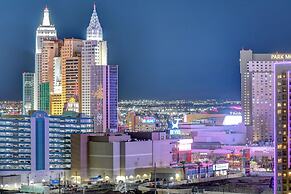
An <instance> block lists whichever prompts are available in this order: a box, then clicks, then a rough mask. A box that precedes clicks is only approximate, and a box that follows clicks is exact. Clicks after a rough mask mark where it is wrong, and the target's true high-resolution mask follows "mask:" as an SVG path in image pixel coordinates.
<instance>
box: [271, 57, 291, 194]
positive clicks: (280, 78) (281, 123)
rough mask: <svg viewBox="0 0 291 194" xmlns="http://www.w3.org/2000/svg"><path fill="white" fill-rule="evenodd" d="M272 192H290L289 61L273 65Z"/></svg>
mask: <svg viewBox="0 0 291 194" xmlns="http://www.w3.org/2000/svg"><path fill="white" fill-rule="evenodd" d="M274 83H275V84H274V97H275V98H274V102H275V108H274V115H275V118H274V126H275V131H274V144H275V157H274V164H275V167H274V193H275V194H277V193H278V194H279V193H280V194H281V193H282V194H289V193H291V170H290V169H291V153H290V152H291V131H290V129H291V126H290V125H291V104H290V100H291V92H290V88H291V62H280V63H276V64H275V67H274Z"/></svg>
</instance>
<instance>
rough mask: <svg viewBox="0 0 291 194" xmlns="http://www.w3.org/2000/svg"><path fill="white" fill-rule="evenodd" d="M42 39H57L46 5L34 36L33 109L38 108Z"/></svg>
mask: <svg viewBox="0 0 291 194" xmlns="http://www.w3.org/2000/svg"><path fill="white" fill-rule="evenodd" d="M44 40H57V31H56V28H55V26H54V25H53V24H51V22H50V16H49V10H48V8H47V7H46V8H45V9H44V13H43V20H42V23H41V24H40V26H39V27H38V28H37V30H36V37H35V82H34V84H35V87H34V109H35V110H38V108H39V77H40V65H41V50H42V47H43V41H44Z"/></svg>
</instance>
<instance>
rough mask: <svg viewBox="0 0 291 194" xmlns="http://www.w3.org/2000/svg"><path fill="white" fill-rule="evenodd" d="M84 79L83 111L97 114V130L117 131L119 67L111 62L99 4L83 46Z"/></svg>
mask: <svg viewBox="0 0 291 194" xmlns="http://www.w3.org/2000/svg"><path fill="white" fill-rule="evenodd" d="M81 83H82V84H81V111H82V113H85V114H87V115H89V116H93V117H94V129H95V131H96V132H114V131H116V130H117V102H118V67H117V66H115V65H113V66H111V65H107V43H106V41H104V40H103V31H102V27H101V25H100V22H99V19H98V16H97V12H96V6H95V4H94V9H93V13H92V16H91V19H90V23H89V26H88V27H87V36H86V40H85V41H84V46H83V48H82V76H81Z"/></svg>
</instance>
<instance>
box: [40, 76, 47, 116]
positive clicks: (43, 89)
mask: <svg viewBox="0 0 291 194" xmlns="http://www.w3.org/2000/svg"><path fill="white" fill-rule="evenodd" d="M39 94H40V95H39V110H42V111H45V112H47V113H50V85H49V82H45V83H41V84H40V85H39Z"/></svg>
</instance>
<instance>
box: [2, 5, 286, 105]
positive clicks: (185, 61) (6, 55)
mask: <svg viewBox="0 0 291 194" xmlns="http://www.w3.org/2000/svg"><path fill="white" fill-rule="evenodd" d="M0 4H1V6H0V26H1V32H0V33H1V35H0V42H1V44H0V65H1V71H0V91H1V93H0V99H8V100H20V99H21V95H22V81H21V80H22V79H21V74H22V72H25V71H33V70H34V45H35V42H34V40H35V39H34V38H35V30H36V28H37V26H38V25H39V24H40V22H41V19H42V10H43V8H44V7H45V5H46V4H47V5H48V7H49V10H50V13H51V20H52V22H53V23H54V24H55V26H56V28H57V31H58V37H59V38H62V39H63V38H65V37H67V38H70V37H75V38H83V39H84V38H85V30H86V27H87V25H88V23H89V19H90V16H91V13H92V8H93V1H90V0H46V1H45V0H1V2H0ZM96 6H97V12H98V15H99V19H100V22H101V25H102V27H103V32H104V36H105V40H107V41H108V46H109V64H118V65H119V67H120V74H119V76H120V83H119V95H120V99H139V98H150V99H204V98H222V99H225V98H228V99H239V98H240V74H239V50H240V49H241V48H251V49H253V50H254V51H256V52H275V51H282V52H284V51H285V52H291V11H290V9H291V1H288V0H286V1H283V0H96Z"/></svg>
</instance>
